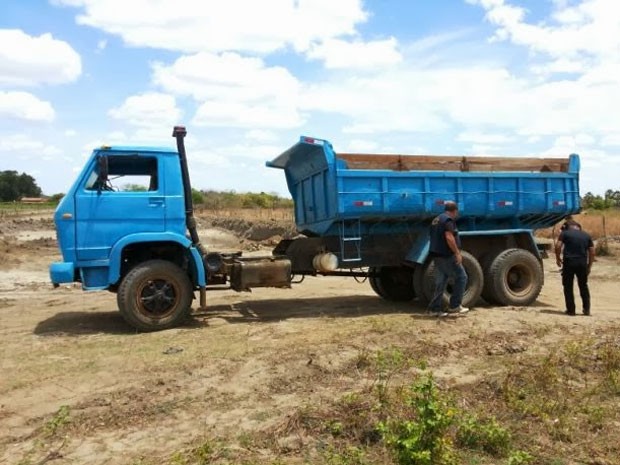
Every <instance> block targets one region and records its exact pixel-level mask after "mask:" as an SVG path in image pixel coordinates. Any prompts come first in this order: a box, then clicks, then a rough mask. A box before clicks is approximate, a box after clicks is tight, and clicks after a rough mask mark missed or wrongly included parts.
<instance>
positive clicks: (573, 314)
mask: <svg viewBox="0 0 620 465" xmlns="http://www.w3.org/2000/svg"><path fill="white" fill-rule="evenodd" d="M564 313H565V314H566V315H568V316H575V312H569V311H568V310H565V311H564Z"/></svg>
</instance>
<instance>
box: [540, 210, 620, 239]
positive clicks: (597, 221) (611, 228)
mask: <svg viewBox="0 0 620 465" xmlns="http://www.w3.org/2000/svg"><path fill="white" fill-rule="evenodd" d="M573 218H574V219H575V221H577V222H578V223H579V224H581V227H582V228H583V230H584V231H587V232H588V233H589V234H590V235H591V236H592V238H593V239H595V240H597V239H601V238H604V237H620V210H606V211H587V212H584V213H582V214H580V215H575V216H574V217H573ZM559 233H560V225H559V224H558V225H556V226H555V227H553V228H547V229H541V230H540V231H537V233H536V235H537V236H538V237H545V238H553V237H557V236H558V234H559Z"/></svg>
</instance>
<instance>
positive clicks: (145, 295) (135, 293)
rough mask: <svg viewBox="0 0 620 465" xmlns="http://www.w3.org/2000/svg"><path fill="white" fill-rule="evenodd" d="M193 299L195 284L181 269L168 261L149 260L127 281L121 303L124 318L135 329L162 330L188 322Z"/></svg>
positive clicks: (119, 295) (120, 290)
mask: <svg viewBox="0 0 620 465" xmlns="http://www.w3.org/2000/svg"><path fill="white" fill-rule="evenodd" d="M192 297H193V288H192V283H191V282H190V280H189V278H188V276H187V274H186V273H185V272H184V271H183V270H182V269H181V268H179V267H178V266H177V265H175V264H174V263H172V262H169V261H166V260H149V261H147V262H144V263H141V264H139V265H137V266H136V267H135V268H133V269H132V270H131V271H130V272H129V273H127V276H125V278H123V281H122V282H121V285H120V286H119V288H118V294H117V302H118V308H119V310H120V312H121V315H122V316H123V318H124V319H125V321H127V323H129V324H130V325H132V326H133V327H134V328H136V329H138V330H140V331H158V330H161V329H168V328H172V327H174V326H178V325H179V324H181V323H182V322H183V321H185V319H186V318H187V317H188V316H189V313H190V310H191V303H192Z"/></svg>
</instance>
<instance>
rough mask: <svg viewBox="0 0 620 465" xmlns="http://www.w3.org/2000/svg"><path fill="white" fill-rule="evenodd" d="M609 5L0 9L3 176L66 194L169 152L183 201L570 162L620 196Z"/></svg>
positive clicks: (184, 4)
mask: <svg viewBox="0 0 620 465" xmlns="http://www.w3.org/2000/svg"><path fill="white" fill-rule="evenodd" d="M619 108H620V2H617V0H546V1H545V0H536V1H535V0H528V1H519V0H434V1H430V0H366V1H362V0H337V1H336V0H261V1H251V0H227V1H221V0H173V1H171V0H131V1H127V0H124V1H120V0H49V1H45V0H3V1H2V2H1V3H0V123H1V124H0V170H7V169H12V170H17V171H20V172H21V171H25V172H27V173H29V174H31V175H32V176H34V177H35V179H36V180H37V182H38V184H39V185H40V186H41V188H42V189H43V191H44V193H46V194H53V193H58V192H65V191H66V190H67V189H68V188H69V186H70V184H71V182H72V181H73V178H74V176H75V175H76V173H77V172H78V171H79V170H80V168H81V166H82V164H83V163H84V160H85V159H86V157H87V155H88V154H89V153H90V151H91V150H92V148H94V147H96V146H99V145H101V144H104V143H105V144H130V145H158V146H161V145H165V146H171V147H172V146H174V140H173V139H172V137H171V136H170V135H171V128H172V126H173V125H174V124H185V125H186V126H187V128H188V138H187V146H188V157H189V161H190V170H191V176H192V183H193V186H194V187H196V188H198V189H217V190H236V191H239V192H245V191H256V192H259V191H264V192H276V193H279V194H285V195H286V194H287V190H286V185H285V181H284V176H283V174H282V172H281V171H280V170H274V169H269V168H266V167H265V165H264V162H265V161H267V160H270V159H272V158H274V157H275V156H277V155H278V154H280V153H281V152H282V151H284V150H285V149H287V148H288V147H289V146H291V145H292V144H293V143H295V142H296V141H297V139H298V137H299V135H301V134H304V135H310V136H315V137H320V138H324V139H328V140H330V141H331V142H332V143H333V145H334V148H335V149H336V151H343V152H344V151H347V152H376V153H420V154H454V155H500V156H501V155H505V156H545V157H549V156H551V157H555V156H557V157H565V156H568V154H570V153H579V154H580V155H581V157H582V175H581V190H582V194H584V193H585V192H588V191H591V192H594V193H596V194H602V193H604V191H605V190H607V189H614V190H617V189H619V188H620V186H619V185H618V184H619V182H618V174H619V173H620V111H619V110H618V109H619Z"/></svg>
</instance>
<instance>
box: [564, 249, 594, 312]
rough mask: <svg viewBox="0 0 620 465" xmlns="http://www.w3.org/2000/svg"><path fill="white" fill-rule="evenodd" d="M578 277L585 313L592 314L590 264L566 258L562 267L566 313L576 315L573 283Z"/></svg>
mask: <svg viewBox="0 0 620 465" xmlns="http://www.w3.org/2000/svg"><path fill="white" fill-rule="evenodd" d="M575 276H577V285H578V286H579V294H580V295H581V301H582V303H583V313H586V314H587V313H590V290H589V289H588V263H587V261H586V260H581V259H577V260H575V259H570V258H565V259H564V263H563V266H562V286H563V287H564V300H565V302H566V311H567V312H568V313H575V296H574V294H573V281H574V279H575Z"/></svg>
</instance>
